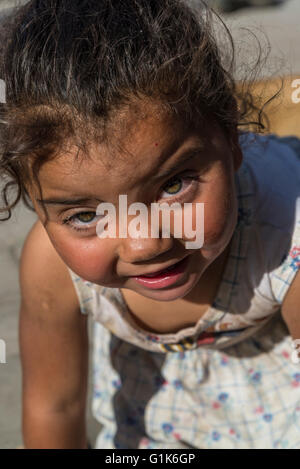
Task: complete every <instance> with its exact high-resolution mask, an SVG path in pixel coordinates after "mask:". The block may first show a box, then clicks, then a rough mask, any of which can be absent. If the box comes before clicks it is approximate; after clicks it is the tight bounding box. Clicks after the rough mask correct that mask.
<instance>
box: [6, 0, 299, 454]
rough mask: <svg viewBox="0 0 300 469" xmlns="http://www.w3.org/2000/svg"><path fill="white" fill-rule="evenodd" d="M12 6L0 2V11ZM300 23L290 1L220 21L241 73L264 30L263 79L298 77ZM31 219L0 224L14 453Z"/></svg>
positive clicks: (92, 429) (9, 436)
mask: <svg viewBox="0 0 300 469" xmlns="http://www.w3.org/2000/svg"><path fill="white" fill-rule="evenodd" d="M193 1H195V0H193ZM13 3H14V2H13V1H0V11H1V10H3V9H6V8H8V7H10V6H12V5H13ZM299 19H300V2H299V0H289V1H288V2H287V3H286V4H285V5H284V6H283V7H280V8H259V9H258V8H255V9H244V10H241V11H239V12H236V13H234V14H232V15H226V16H224V20H225V21H226V24H228V25H229V27H230V29H231V31H232V33H233V35H234V37H235V38H236V40H237V41H238V42H237V44H238V50H239V51H240V53H239V63H240V64H241V65H240V67H239V70H240V73H241V71H245V70H246V68H245V67H246V65H245V64H249V62H251V60H249V56H251V54H252V53H253V56H254V52H253V48H255V47H254V41H253V39H252V40H251V39H249V35H248V36H247V35H245V33H244V32H243V31H242V30H241V28H245V27H247V28H251V29H252V30H253V29H255V31H256V32H257V34H258V36H259V37H260V38H262V36H261V34H260V33H258V30H264V31H265V32H266V34H267V36H268V37H269V40H270V43H271V45H272V52H271V55H270V60H269V62H268V65H267V66H266V67H264V68H263V70H262V74H263V75H264V76H270V75H274V73H275V72H278V73H294V74H297V73H298V74H299V76H300V47H299V38H300V28H299V23H298V22H299ZM249 51H250V53H249ZM251 51H252V52H251ZM243 64H244V65H243ZM0 78H1V77H0ZM34 220H35V216H34V214H32V213H31V212H29V211H28V210H27V209H25V208H24V207H19V208H18V210H16V212H15V213H14V215H13V218H12V219H11V220H10V221H8V222H5V223H0V339H2V340H5V342H6V347H7V350H6V364H1V363H0V448H14V447H16V446H18V445H20V444H21V442H22V436H21V418H20V415H21V400H20V399H21V370H20V360H19V346H18V309H19V301H20V300H19V287H18V263H19V256H20V251H21V247H22V244H23V241H24V238H25V237H26V234H27V232H28V230H29V229H30V227H31V226H32V224H33V222H34ZM91 326H92V324H90V333H91ZM91 345H92V344H91ZM0 358H1V357H0ZM90 370H91V366H90ZM90 390H91V371H90ZM90 398H91V392H90V394H89V406H88V415H87V420H88V434H89V438H90V440H91V441H92V442H94V439H95V436H96V434H97V431H98V429H99V426H98V424H97V423H96V422H95V420H94V419H93V418H92V417H91V414H90Z"/></svg>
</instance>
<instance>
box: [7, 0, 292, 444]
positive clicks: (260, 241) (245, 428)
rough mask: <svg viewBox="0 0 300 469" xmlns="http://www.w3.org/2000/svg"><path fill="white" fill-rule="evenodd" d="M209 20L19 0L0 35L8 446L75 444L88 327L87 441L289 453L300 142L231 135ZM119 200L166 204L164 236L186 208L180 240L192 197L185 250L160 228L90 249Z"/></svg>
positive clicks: (237, 110)
mask: <svg viewBox="0 0 300 469" xmlns="http://www.w3.org/2000/svg"><path fill="white" fill-rule="evenodd" d="M212 19H213V17H212V15H211V13H210V12H209V11H207V12H206V13H205V11H203V10H201V15H200V14H199V15H197V14H196V13H195V12H194V11H192V10H191V9H190V8H189V6H188V5H187V4H185V3H184V2H183V1H182V0H151V1H149V0H132V1H130V2H129V1H125V0H89V1H85V0H59V1H58V0H31V1H30V2H28V4H26V5H25V6H24V7H22V8H21V9H20V10H18V13H17V14H16V15H15V16H14V17H13V18H12V19H11V23H10V24H9V28H8V27H7V28H6V36H5V40H4V39H3V40H2V48H3V51H2V56H3V58H2V61H1V63H2V70H1V78H2V79H3V80H4V81H5V83H6V91H7V96H6V103H5V104H3V105H2V108H1V167H0V168H1V173H2V175H3V176H4V178H5V181H6V186H5V187H4V190H3V196H4V198H3V201H4V207H3V210H2V213H5V210H6V211H7V212H8V217H9V216H10V212H11V209H12V208H13V207H14V206H15V205H16V204H17V202H18V201H19V200H20V199H21V198H22V199H23V200H24V201H25V203H26V204H27V205H28V206H32V208H33V209H34V210H35V211H36V213H37V216H38V221H37V222H36V223H35V225H34V227H33V228H32V230H31V232H30V233H29V235H28V237H27V240H26V242H25V245H24V249H23V253H22V258H21V264H20V284H21V293H22V304H21V311H20V350H21V361H22V370H23V434H24V443H25V447H26V448H86V447H87V436H86V425H85V411H86V397H87V375H88V333H87V318H88V317H89V316H91V317H92V318H93V319H94V321H95V322H94V325H95V328H94V352H93V353H94V355H93V358H94V395H93V403H92V406H93V413H94V416H95V418H96V419H98V420H99V422H101V424H102V425H103V428H102V430H101V432H100V434H99V436H98V438H97V441H96V445H95V447H96V448H299V447H300V395H299V386H300V367H299V363H298V361H299V360H298V356H297V344H298V342H297V339H300V321H299V319H298V317H299V315H300V288H299V285H300V276H299V274H297V272H298V271H299V265H300V228H299V225H300V206H299V198H300V194H299V191H300V169H299V166H300V164H299V155H300V141H299V140H298V139H296V138H287V139H279V138H277V137H275V136H274V135H271V136H261V135H258V134H257V135H256V134H254V133H251V132H244V131H243V132H242V131H241V126H242V125H245V124H246V123H247V115H248V112H249V111H251V101H249V99H248V98H247V96H245V98H243V97H241V96H239V94H238V91H237V88H236V85H235V83H234V80H233V78H232V76H231V74H230V70H227V69H226V68H225V66H224V60H223V57H222V54H223V51H220V50H219V49H218V47H217V45H216V42H215V39H214V37H213V33H212V31H213V28H212V25H213V22H212ZM226 52H227V51H226ZM237 103H239V106H238V104H237ZM241 103H242V104H241ZM11 187H16V188H17V194H16V197H15V200H11V199H10V197H11V195H10V188H11ZM120 195H123V196H124V195H126V196H127V200H128V205H130V204H134V203H136V202H139V203H143V204H144V206H145V207H146V208H150V206H151V204H152V203H162V202H165V203H167V204H168V205H171V204H172V203H174V202H177V203H179V204H180V206H181V207H182V208H183V210H182V218H181V220H182V224H183V219H184V218H183V215H184V212H185V210H187V208H186V207H187V206H185V205H184V204H187V203H189V204H192V205H190V206H189V207H192V210H191V212H190V217H191V218H190V220H192V222H193V226H194V227H195V224H196V222H197V218H196V208H197V205H196V204H198V203H203V204H204V224H203V226H198V225H197V226H196V229H197V230H200V229H203V231H204V242H203V246H202V247H198V248H197V249H193V248H187V247H186V242H187V241H188V240H191V237H190V236H186V234H185V232H183V233H184V234H183V235H182V237H176V236H175V234H174V230H175V228H178V226H177V227H175V217H174V218H172V217H171V222H172V223H171V235H170V236H169V237H166V236H165V237H164V236H162V235H161V232H160V236H158V237H154V236H148V237H147V236H142V237H134V236H129V235H128V232H126V233H127V234H126V235H125V236H121V235H120V232H119V230H117V234H116V236H115V237H113V236H112V237H107V238H104V237H100V236H99V232H98V230H97V226H98V224H99V221H101V220H102V219H103V215H101V214H100V212H99V211H98V210H97V207H98V206H99V204H100V203H101V202H105V203H110V204H112V205H113V206H114V207H115V208H116V214H117V216H116V217H117V218H116V225H117V228H119V226H120V223H121V221H122V222H123V221H124V219H123V216H122V217H121V216H120V217H119V216H118V213H119V212H118V208H119V196H120ZM2 218H5V216H4V217H2ZM121 218H122V220H121ZM130 220H132V213H131V215H130V214H129V215H128V225H129V222H130ZM147 220H148V221H149V226H150V224H151V220H150V216H149V219H147ZM160 223H161V225H160V229H161V228H162V220H160ZM128 225H127V228H128Z"/></svg>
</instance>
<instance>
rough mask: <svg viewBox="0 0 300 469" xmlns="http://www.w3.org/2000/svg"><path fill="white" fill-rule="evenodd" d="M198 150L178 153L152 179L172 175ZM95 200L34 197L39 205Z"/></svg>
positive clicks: (74, 203) (200, 149)
mask: <svg viewBox="0 0 300 469" xmlns="http://www.w3.org/2000/svg"><path fill="white" fill-rule="evenodd" d="M200 152H203V146H200V145H199V146H197V147H194V148H189V149H187V150H186V151H184V152H183V153H181V154H180V156H179V157H178V158H177V161H176V162H175V163H174V165H173V166H172V167H171V168H170V169H167V170H166V171H163V172H160V173H159V174H158V175H157V176H156V177H155V178H154V179H156V180H157V179H164V178H166V177H168V176H172V175H173V174H174V172H175V171H176V170H177V169H178V168H180V167H181V166H182V165H183V164H185V163H187V162H188V161H190V160H192V159H193V158H194V157H195V156H196V155H198V154H199V153H200ZM92 200H93V201H95V200H96V201H97V202H99V203H101V202H103V200H101V199H96V198H95V199H91V198H87V197H84V198H82V197H77V198H76V197H74V198H73V199H66V198H59V197H57V198H56V197H54V198H52V197H51V198H49V199H43V200H40V199H36V201H37V202H38V203H39V204H40V205H43V204H45V205H85V204H87V203H88V202H91V201H92Z"/></svg>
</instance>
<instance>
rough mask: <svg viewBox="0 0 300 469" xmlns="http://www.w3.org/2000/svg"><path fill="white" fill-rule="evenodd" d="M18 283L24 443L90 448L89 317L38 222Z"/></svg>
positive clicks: (29, 444) (32, 233)
mask: <svg viewBox="0 0 300 469" xmlns="http://www.w3.org/2000/svg"><path fill="white" fill-rule="evenodd" d="M20 285H21V295H22V302H21V311H20V321H19V339H20V353H21V365H22V375H23V389H22V404H23V416H22V429H23V438H24V445H25V448H51V449H54V448H59V449H63V448H87V438H86V422H85V413H86V397H87V382H88V330H87V318H86V317H85V316H84V315H82V314H80V310H79V304H78V300H77V297H76V293H75V290H74V287H73V284H72V281H71V278H70V275H69V272H68V271H67V268H66V266H65V264H64V263H63V261H62V260H61V259H60V257H59V256H58V254H57V253H56V251H55V250H54V248H53V247H52V245H51V243H50V241H49V238H48V236H47V235H46V232H45V230H44V227H43V226H42V224H41V223H40V222H37V223H36V224H35V226H34V227H33V229H32V230H31V232H30V234H29V235H28V237H27V240H26V242H25V245H24V248H23V252H22V256H21V267H20Z"/></svg>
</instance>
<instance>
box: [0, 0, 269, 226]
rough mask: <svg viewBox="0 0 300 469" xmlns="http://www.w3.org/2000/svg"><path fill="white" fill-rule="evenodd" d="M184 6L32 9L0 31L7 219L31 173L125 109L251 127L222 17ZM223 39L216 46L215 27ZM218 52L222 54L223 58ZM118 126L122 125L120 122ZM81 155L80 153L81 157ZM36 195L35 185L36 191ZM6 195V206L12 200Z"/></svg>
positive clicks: (74, 4)
mask: <svg viewBox="0 0 300 469" xmlns="http://www.w3.org/2000/svg"><path fill="white" fill-rule="evenodd" d="M199 3H202V8H201V9H199V10H197V11H196V10H193V9H192V7H191V6H189V5H188V4H187V3H186V2H184V0H130V1H129V0H31V1H29V2H28V3H27V4H26V5H24V6H22V7H19V8H18V9H17V10H15V12H14V14H13V15H11V16H10V17H9V18H8V19H7V20H6V21H5V22H4V24H3V25H2V28H1V46H0V48H1V50H0V59H1V60H0V77H1V79H3V80H4V81H5V83H6V103H2V104H1V105H0V106H1V107H0V176H1V177H2V178H3V180H4V186H3V189H2V199H3V202H4V207H3V208H1V209H0V213H1V212H2V213H5V212H6V218H4V219H5V220H7V219H9V218H10V216H11V210H12V209H13V208H14V207H15V206H16V204H17V203H18V202H19V201H20V200H21V199H22V200H23V201H24V202H25V204H26V205H27V207H29V208H32V205H31V201H30V197H29V194H28V187H29V185H30V181H31V180H32V178H34V180H35V182H36V183H38V173H39V169H40V167H41V166H42V164H43V163H44V162H45V161H48V160H49V159H51V158H55V156H56V155H57V154H58V153H59V151H61V149H62V147H63V145H64V144H65V143H66V142H68V141H70V139H71V140H72V141H75V142H76V144H77V145H78V148H80V149H83V150H87V144H88V142H91V141H92V140H93V139H103V140H104V139H106V138H108V131H109V129H110V130H112V128H113V125H115V123H116V122H118V116H120V115H121V112H120V111H122V110H123V109H126V108H129V109H131V107H132V108H136V109H138V107H139V103H140V104H141V103H142V102H145V101H146V102H147V100H148V101H149V102H153V103H158V104H159V105H160V106H162V107H163V109H164V110H166V111H167V112H168V113H170V114H171V115H174V116H177V117H180V118H181V119H182V120H183V122H185V123H186V125H188V126H197V125H199V124H200V123H201V121H202V119H203V118H204V117H207V116H208V115H209V116H211V117H212V118H213V119H215V120H216V121H217V122H218V123H219V124H220V125H221V127H222V128H223V129H224V131H225V133H226V135H229V134H230V131H231V130H232V129H236V130H238V129H240V128H241V126H244V127H243V128H245V125H249V124H253V122H248V121H247V117H248V116H249V115H250V114H251V113H252V114H253V110H255V111H258V118H257V121H255V122H254V123H255V124H256V125H257V128H258V130H259V129H260V128H263V127H264V125H263V123H262V116H263V113H262V110H261V109H258V108H256V106H255V104H254V102H253V100H252V99H251V95H250V94H249V93H248V92H247V89H245V88H244V87H242V88H238V87H237V85H236V82H235V80H234V79H233V67H234V44H233V39H232V36H231V34H230V32H229V30H228V29H227V27H226V25H225V24H224V23H223V21H222V20H221V18H220V17H219V16H218V15H217V14H216V13H215V12H213V10H211V9H210V8H208V7H207V6H206V5H205V2H200V1H199ZM216 18H217V20H218V21H219V23H220V24H222V26H223V29H224V30H225V33H226V36H227V38H228V45H227V47H225V45H224V50H222V48H220V47H218V45H217V40H216V38H215V34H214V32H213V26H212V25H213V20H214V19H216ZM225 49H226V50H225ZM119 120H120V119H119ZM87 153H88V152H87V151H85V154H87ZM39 187H40V186H39ZM11 189H13V191H12V192H13V197H14V199H13V200H12V201H11V200H9V199H10V193H11Z"/></svg>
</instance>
